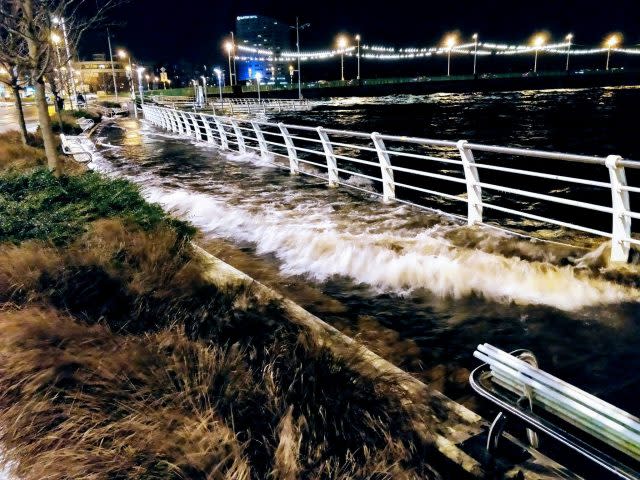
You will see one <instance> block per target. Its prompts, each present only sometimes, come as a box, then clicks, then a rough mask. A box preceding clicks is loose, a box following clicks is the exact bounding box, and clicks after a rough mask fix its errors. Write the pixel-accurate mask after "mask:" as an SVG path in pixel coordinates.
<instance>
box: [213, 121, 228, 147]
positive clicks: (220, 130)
mask: <svg viewBox="0 0 640 480" xmlns="http://www.w3.org/2000/svg"><path fill="white" fill-rule="evenodd" d="M213 121H214V122H215V123H216V127H217V128H218V133H219V134H220V148H221V149H222V150H229V141H228V140H227V132H225V130H224V126H223V125H222V122H221V121H220V120H219V119H218V117H215V118H214V119H213Z"/></svg>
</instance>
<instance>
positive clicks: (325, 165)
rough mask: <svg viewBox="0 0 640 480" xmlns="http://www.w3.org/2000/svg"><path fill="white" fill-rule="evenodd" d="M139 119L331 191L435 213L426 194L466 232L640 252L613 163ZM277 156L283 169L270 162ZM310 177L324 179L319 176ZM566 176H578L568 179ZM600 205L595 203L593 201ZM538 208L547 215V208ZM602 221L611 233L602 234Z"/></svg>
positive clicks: (231, 122) (172, 113)
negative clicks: (538, 233) (508, 222)
mask: <svg viewBox="0 0 640 480" xmlns="http://www.w3.org/2000/svg"><path fill="white" fill-rule="evenodd" d="M143 111H144V115H145V118H146V119H147V120H148V121H150V122H151V123H152V124H154V125H157V126H160V127H162V128H165V129H167V130H170V131H172V132H175V133H177V134H179V135H184V136H187V137H191V138H194V139H195V140H198V141H203V142H208V143H211V144H214V145H216V146H217V147H218V148H220V149H222V150H229V149H231V150H235V151H238V152H240V153H246V152H248V151H254V152H257V153H259V154H260V155H261V157H262V158H263V159H265V160H267V161H273V162H274V163H275V164H276V165H278V166H281V167H288V169H289V170H290V172H291V173H292V174H298V173H302V174H306V175H311V176H316V177H319V178H323V179H325V180H328V183H329V185H330V186H332V187H335V186H338V185H346V186H348V187H351V188H356V189H361V190H362V188H361V187H359V186H358V185H357V184H356V182H353V181H350V178H355V179H364V180H365V181H370V182H373V183H374V186H376V187H377V189H376V191H374V192H371V191H369V190H365V191H366V192H367V193H374V194H377V195H380V196H382V197H383V199H384V201H399V202H403V203H409V204H412V205H416V206H419V207H422V208H428V209H430V210H436V211H441V208H434V207H425V205H420V204H419V202H417V201H414V199H415V198H416V197H419V196H423V197H424V196H425V195H427V196H429V198H433V199H435V200H436V201H440V202H442V201H449V202H450V203H451V204H462V205H464V204H466V212H464V210H463V211H462V215H456V216H458V217H464V218H465V219H466V221H467V222H468V224H469V225H473V224H480V223H486V221H487V219H486V218H485V217H486V216H487V215H486V212H485V210H489V211H492V212H493V214H494V215H505V214H506V215H507V216H510V215H513V216H517V217H520V218H523V219H526V220H527V221H528V222H530V223H533V224H534V225H535V224H538V225H539V224H546V225H555V226H559V227H563V228H568V229H573V230H578V231H581V232H584V233H588V234H590V235H596V236H602V237H607V238H610V239H611V240H612V246H611V260H612V261H614V262H626V261H627V260H628V258H629V252H630V246H631V245H640V239H639V238H634V236H633V235H632V221H633V220H639V219H640V213H638V212H635V211H632V210H631V207H630V198H629V197H630V194H637V193H640V187H638V186H633V185H631V184H629V183H628V182H627V170H638V169H640V162H637V161H632V160H623V159H622V158H621V157H620V156H617V155H609V156H607V157H592V156H585V155H573V154H565V153H556V152H546V151H540V150H528V149H522V148H508V147H499V146H491V145H482V144H476V143H469V142H467V141H466V140H460V141H457V142H454V141H445V140H433V139H427V138H417V137H402V136H394V135H384V134H380V133H376V132H374V133H364V132H354V131H345V130H335V129H330V128H323V127H309V126H302V125H287V124H283V123H273V122H266V121H262V120H257V119H250V120H249V119H240V118H234V117H228V116H220V115H211V114H206V113H198V112H190V111H185V110H177V109H171V108H166V107H159V106H154V105H149V104H145V105H144V106H143ZM276 158H280V159H285V160H286V163H285V164H282V163H277V161H276ZM523 158H528V159H530V161H529V162H528V163H527V164H526V167H521V166H520V165H518V163H519V161H520V160H522V159H523ZM534 160H535V161H534ZM520 163H521V162H520ZM514 164H515V165H514ZM434 166H435V167H434ZM558 166H561V169H560V172H558V171H557V170H558ZM416 167H417V168H416ZM313 169H319V170H320V171H321V172H322V173H326V177H325V176H322V175H321V174H318V172H317V171H313ZM567 170H568V171H569V172H570V173H569V174H568V175H567V174H566V171H567ZM481 171H482V172H483V173H482V175H480V172H481ZM574 172H577V173H581V175H580V176H573V174H574ZM634 173H640V172H634ZM524 186H529V187H530V188H529V189H524V188H522V187H524ZM558 186H561V187H562V188H557V187H558ZM560 193H562V194H563V196H561V195H559V194H560ZM498 195H499V196H498ZM571 197H574V198H571ZM598 199H599V200H601V202H600V203H596V202H595V200H598ZM440 205H441V203H440ZM541 205H550V206H553V208H552V209H549V208H547V209H546V210H545V209H544V208H542V207H541ZM537 210H541V212H539V213H538V212H537ZM578 212H581V213H578ZM607 219H608V220H607ZM609 222H611V223H610V225H611V227H610V228H609V227H607V228H606V229H605V228H603V227H602V225H603V223H606V224H609Z"/></svg>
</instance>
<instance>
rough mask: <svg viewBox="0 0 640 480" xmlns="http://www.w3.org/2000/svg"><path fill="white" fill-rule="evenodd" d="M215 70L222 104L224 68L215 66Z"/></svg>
mask: <svg viewBox="0 0 640 480" xmlns="http://www.w3.org/2000/svg"><path fill="white" fill-rule="evenodd" d="M213 71H214V72H215V74H216V77H218V90H219V91H220V105H222V70H220V69H219V68H214V69H213Z"/></svg>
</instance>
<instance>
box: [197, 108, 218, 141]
mask: <svg viewBox="0 0 640 480" xmlns="http://www.w3.org/2000/svg"><path fill="white" fill-rule="evenodd" d="M200 120H202V124H203V125H204V132H205V135H206V136H207V142H208V143H215V142H214V140H213V132H212V131H211V125H209V120H207V117H206V116H205V114H204V113H201V114H200Z"/></svg>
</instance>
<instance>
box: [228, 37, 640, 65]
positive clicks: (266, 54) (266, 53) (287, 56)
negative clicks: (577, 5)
mask: <svg viewBox="0 0 640 480" xmlns="http://www.w3.org/2000/svg"><path fill="white" fill-rule="evenodd" d="M475 46H476V44H475V42H469V43H465V44H460V45H454V46H452V47H442V46H439V47H407V48H395V47H385V46H382V45H361V46H360V48H361V49H362V53H361V57H362V58H366V59H370V60H406V59H416V58H427V57H431V56H433V55H447V54H448V53H449V51H451V54H457V55H474V54H477V55H478V56H489V55H523V54H528V53H534V52H535V51H536V50H537V51H538V52H545V53H551V54H558V55H566V54H567V49H568V48H569V47H570V46H571V47H573V48H571V55H572V56H573V55H595V54H599V53H606V52H607V51H608V50H609V48H608V47H598V48H576V44H574V43H571V42H567V41H565V42H562V43H554V44H544V45H540V46H533V45H508V44H501V43H491V42H478V45H477V52H476V51H475ZM356 48H357V47H355V46H347V47H344V48H335V49H329V50H317V51H306V52H305V51H301V52H300V53H299V54H298V52H296V51H282V52H274V51H273V50H269V49H262V48H254V47H249V46H247V45H242V44H241V43H240V44H238V45H236V50H237V51H239V52H243V53H244V54H236V55H235V59H236V60H240V61H268V62H289V61H292V60H297V59H298V57H300V60H301V61H311V60H327V59H331V58H334V57H338V56H340V55H343V54H344V55H345V56H349V57H353V56H355V51H356ZM611 51H612V52H616V53H623V54H628V55H640V48H619V47H612V48H611Z"/></svg>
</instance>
